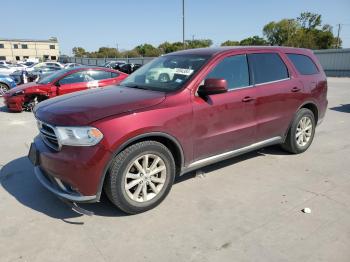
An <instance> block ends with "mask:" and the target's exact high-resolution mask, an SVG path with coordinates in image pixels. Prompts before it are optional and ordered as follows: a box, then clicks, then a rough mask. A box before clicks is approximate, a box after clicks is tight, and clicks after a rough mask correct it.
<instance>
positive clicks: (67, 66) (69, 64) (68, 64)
mask: <svg viewBox="0 0 350 262" xmlns="http://www.w3.org/2000/svg"><path fill="white" fill-rule="evenodd" d="M78 66H82V65H81V64H77V63H67V64H64V68H65V69H69V68H74V67H78Z"/></svg>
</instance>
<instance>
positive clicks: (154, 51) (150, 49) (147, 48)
mask: <svg viewBox="0 0 350 262" xmlns="http://www.w3.org/2000/svg"><path fill="white" fill-rule="evenodd" d="M135 50H136V51H137V52H138V53H139V54H140V55H142V56H146V57H147V56H150V57H152V56H159V55H160V51H159V49H158V48H156V47H154V46H153V45H151V44H143V45H138V46H136V47H135Z"/></svg>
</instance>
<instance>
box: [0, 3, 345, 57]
mask: <svg viewBox="0 0 350 262" xmlns="http://www.w3.org/2000/svg"><path fill="white" fill-rule="evenodd" d="M0 6H1V27H0V38H34V39H47V38H49V37H50V36H56V37H57V38H58V39H59V43H60V45H61V52H62V53H63V54H71V50H72V48H73V47H74V46H82V47H84V48H85V49H87V50H88V51H93V50H96V49H97V48H99V47H101V46H109V47H116V46H117V45H118V47H119V49H131V48H133V47H135V46H136V45H138V44H142V43H151V44H153V45H158V44H160V43H162V42H164V41H171V42H172V41H182V0H133V1H132V0H131V1H130V0H129V1H127V0H98V1H96V0H60V1H45V0H37V1H33V0H16V1H2V2H1V4H0ZM185 7H186V12H185V14H186V39H192V37H193V36H194V37H195V38H209V39H212V40H213V41H214V45H220V43H221V42H223V41H225V40H241V39H243V38H246V37H249V36H252V35H260V36H262V28H263V26H264V25H265V24H266V23H268V22H270V21H277V20H280V19H282V18H295V17H297V16H298V15H299V14H300V13H301V12H304V11H310V12H315V13H319V14H321V15H322V22H323V23H327V24H330V25H332V26H333V27H334V33H336V29H337V28H336V25H337V24H339V23H341V24H344V25H343V27H342V31H341V38H342V39H343V47H350V15H349V14H350V0H333V1H329V0H293V1H290V0H285V1H283V0H264V1H262V0H260V1H259V0H254V1H253V0H251V1H249V0H246V1H233V0H185Z"/></svg>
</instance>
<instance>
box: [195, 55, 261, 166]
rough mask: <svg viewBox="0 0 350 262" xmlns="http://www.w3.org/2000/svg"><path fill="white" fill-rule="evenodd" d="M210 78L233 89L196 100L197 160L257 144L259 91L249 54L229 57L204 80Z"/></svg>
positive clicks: (217, 65) (220, 62) (197, 97)
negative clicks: (252, 81)
mask: <svg viewBox="0 0 350 262" xmlns="http://www.w3.org/2000/svg"><path fill="white" fill-rule="evenodd" d="M208 78H221V79H225V80H226V81H227V84H228V89H229V90H228V92H226V93H223V94H216V95H209V96H208V97H207V98H206V99H205V98H202V97H199V96H195V97H194V101H193V114H194V118H193V119H194V136H193V137H194V138H193V141H194V146H193V147H194V159H195V160H199V159H203V158H205V157H209V156H213V155H217V154H221V153H224V152H228V151H231V150H234V149H238V148H241V147H244V146H247V145H250V144H252V143H253V142H254V134H255V128H256V125H255V97H256V91H255V89H254V88H253V87H252V86H251V85H250V80H249V70H248V62H247V57H246V55H245V54H241V55H233V56H227V57H225V58H223V59H222V60H221V61H218V62H217V64H216V65H214V67H213V68H212V69H211V71H210V72H209V73H208V74H207V76H206V77H205V78H204V79H208ZM204 79H203V80H204Z"/></svg>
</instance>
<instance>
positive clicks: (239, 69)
mask: <svg viewBox="0 0 350 262" xmlns="http://www.w3.org/2000/svg"><path fill="white" fill-rule="evenodd" d="M208 78H223V79H226V81H227V88H228V89H229V90H230V89H235V88H239V87H244V86H249V70H248V62H247V57H246V55H235V56H230V57H226V58H225V59H224V60H222V61H221V62H219V64H217V65H216V66H215V67H214V68H213V69H212V70H211V72H210V73H209V74H208V75H207V77H206V79H208Z"/></svg>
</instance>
